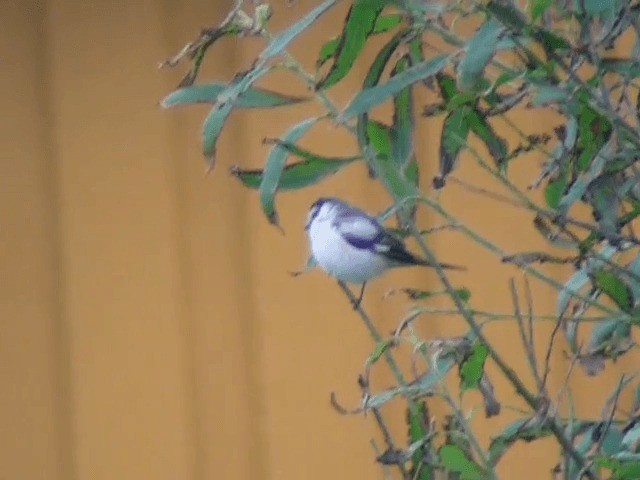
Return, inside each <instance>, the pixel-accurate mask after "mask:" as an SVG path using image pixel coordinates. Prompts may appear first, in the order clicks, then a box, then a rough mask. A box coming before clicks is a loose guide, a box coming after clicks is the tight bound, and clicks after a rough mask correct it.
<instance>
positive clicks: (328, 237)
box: [309, 203, 389, 283]
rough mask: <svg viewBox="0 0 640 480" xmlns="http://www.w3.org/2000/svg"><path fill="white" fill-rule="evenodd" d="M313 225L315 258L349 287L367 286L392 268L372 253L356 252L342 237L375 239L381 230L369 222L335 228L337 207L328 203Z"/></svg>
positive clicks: (349, 222)
mask: <svg viewBox="0 0 640 480" xmlns="http://www.w3.org/2000/svg"><path fill="white" fill-rule="evenodd" d="M319 208H320V210H319V212H318V213H317V215H316V216H315V218H314V219H313V221H311V222H310V225H309V244H310V248H311V254H312V255H313V258H314V259H315V260H316V262H317V263H318V265H319V266H320V268H322V269H323V270H324V271H326V272H327V273H328V274H329V275H331V276H332V277H335V278H337V279H338V280H342V281H344V282H349V283H364V282H366V281H368V280H370V279H372V278H374V277H377V276H378V275H380V274H381V273H383V272H384V271H385V270H386V269H387V268H389V264H388V261H386V259H385V258H384V257H382V256H380V255H376V254H375V253H374V252H372V251H370V250H368V249H362V248H356V247H354V246H353V245H351V244H350V243H349V242H347V241H346V240H345V239H344V237H343V235H342V233H341V232H344V230H345V229H348V230H349V231H350V232H351V233H352V234H354V235H359V236H362V237H363V238H375V236H376V235H377V234H378V229H377V228H376V227H375V225H371V223H370V222H369V221H367V219H365V220H361V219H357V218H356V219H353V220H352V221H348V222H345V223H341V224H340V225H339V226H335V225H332V223H333V221H334V220H335V218H336V212H335V211H334V210H335V206H333V205H331V204H330V203H324V204H322V205H321V206H320V207H319Z"/></svg>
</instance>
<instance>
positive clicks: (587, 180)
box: [558, 143, 613, 212]
mask: <svg viewBox="0 0 640 480" xmlns="http://www.w3.org/2000/svg"><path fill="white" fill-rule="evenodd" d="M612 153H613V151H612V145H611V143H607V144H606V145H605V146H604V147H602V149H601V150H600V152H599V153H598V154H597V155H596V157H595V159H594V160H593V162H592V163H591V165H590V167H589V169H588V171H587V172H585V173H584V174H583V175H581V176H580V177H578V178H577V179H576V180H575V182H573V184H572V185H571V187H570V188H569V190H568V191H567V192H566V193H565V195H564V196H563V197H562V199H561V200H560V202H559V203H558V210H560V211H561V212H567V211H568V210H569V208H570V207H571V205H573V204H574V203H575V202H576V201H578V200H579V199H581V198H582V197H583V196H584V194H585V193H586V191H587V188H588V186H589V184H591V182H593V181H594V180H595V179H596V178H597V177H599V176H600V175H601V174H602V171H603V169H604V167H605V165H606V164H607V162H608V161H609V159H610V158H611V156H612Z"/></svg>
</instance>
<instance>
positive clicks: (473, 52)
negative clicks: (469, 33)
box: [458, 18, 502, 91]
mask: <svg viewBox="0 0 640 480" xmlns="http://www.w3.org/2000/svg"><path fill="white" fill-rule="evenodd" d="M501 32H502V25H500V23H498V22H497V21H496V20H494V19H492V18H490V19H489V20H487V21H486V22H485V23H484V24H483V25H482V26H481V27H480V29H479V30H478V31H477V32H476V34H475V35H474V36H473V37H471V38H470V39H469V41H468V42H467V44H466V45H465V52H466V53H465V56H464V57H463V58H462V60H461V61H460V63H459V64H458V85H460V88H461V89H462V90H467V91H468V90H473V89H475V87H476V86H477V84H478V80H479V79H480V77H481V76H482V73H483V72H484V69H485V67H486V66H487V64H488V63H489V62H490V61H491V58H493V54H494V53H495V50H496V46H497V44H498V37H499V36H500V33H501Z"/></svg>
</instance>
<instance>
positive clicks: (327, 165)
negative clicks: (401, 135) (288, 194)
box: [231, 144, 361, 190]
mask: <svg viewBox="0 0 640 480" xmlns="http://www.w3.org/2000/svg"><path fill="white" fill-rule="evenodd" d="M282 147H283V148H285V149H286V150H288V151H289V153H291V154H294V155H296V150H294V148H293V147H292V146H291V145H289V144H282ZM296 148H297V147H296ZM302 156H303V158H305V160H303V161H301V162H297V163H292V164H290V165H287V166H285V167H284V170H283V171H282V174H281V175H280V180H279V181H278V190H298V189H301V188H304V187H308V186H310V185H315V184H316V183H318V182H319V181H321V180H323V179H325V178H326V177H328V176H331V175H333V174H334V173H336V172H338V171H339V170H341V169H342V168H344V167H346V166H347V165H350V164H352V163H353V162H355V161H356V160H360V159H361V157H359V156H355V157H344V158H329V157H320V156H318V155H313V154H310V155H302ZM231 174H232V175H233V176H234V177H236V178H237V179H238V180H240V181H241V182H242V183H243V184H244V186H245V187H249V188H251V189H254V190H257V189H258V188H260V183H261V182H262V176H263V174H264V171H263V170H242V169H240V168H238V167H237V166H236V167H232V168H231Z"/></svg>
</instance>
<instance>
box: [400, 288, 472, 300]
mask: <svg viewBox="0 0 640 480" xmlns="http://www.w3.org/2000/svg"><path fill="white" fill-rule="evenodd" d="M400 292H402V293H405V294H406V295H407V296H408V297H409V298H410V299H411V300H424V299H426V298H431V297H436V296H441V295H446V294H448V292H447V291H446V290H436V291H429V290H416V289H415V288H403V289H401V290H400ZM454 294H455V295H456V296H458V298H460V300H462V301H463V302H467V301H468V300H469V299H470V298H471V292H470V291H469V289H467V288H465V287H462V288H456V289H455V290H454Z"/></svg>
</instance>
